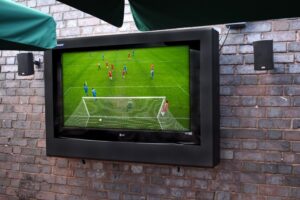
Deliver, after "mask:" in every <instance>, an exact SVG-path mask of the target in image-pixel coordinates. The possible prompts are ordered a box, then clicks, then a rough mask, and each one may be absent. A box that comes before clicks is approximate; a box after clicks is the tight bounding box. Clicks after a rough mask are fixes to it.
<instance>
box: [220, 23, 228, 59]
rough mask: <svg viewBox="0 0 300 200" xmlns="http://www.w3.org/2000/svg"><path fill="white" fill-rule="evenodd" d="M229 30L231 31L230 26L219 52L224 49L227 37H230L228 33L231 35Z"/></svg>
mask: <svg viewBox="0 0 300 200" xmlns="http://www.w3.org/2000/svg"><path fill="white" fill-rule="evenodd" d="M229 31H230V27H228V31H227V33H226V37H225V39H224V41H223V44H222V45H221V47H220V49H219V53H220V52H221V50H222V48H223V46H224V44H225V42H226V40H227V37H228V35H229Z"/></svg>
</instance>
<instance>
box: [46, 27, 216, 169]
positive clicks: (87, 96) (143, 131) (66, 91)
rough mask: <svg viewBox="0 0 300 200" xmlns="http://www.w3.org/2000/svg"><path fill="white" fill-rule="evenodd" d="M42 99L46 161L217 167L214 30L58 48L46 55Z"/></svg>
mask: <svg viewBox="0 0 300 200" xmlns="http://www.w3.org/2000/svg"><path fill="white" fill-rule="evenodd" d="M45 91H46V93H45V96H46V134H47V143H46V148H47V155H49V156H68V157H79V158H93V159H103V160H119V161H135V162H147V163H165V164H177V165H193V166H214V165H215V164H216V163H218V161H219V147H218V144H219V68H218V33H217V32H216V31H215V30H213V29H182V30H168V31H154V32H146V33H133V34H116V35H106V36H97V37H88V38H69V39H62V40H59V41H58V45H57V47H56V48H55V49H53V50H51V51H47V52H46V53H45Z"/></svg>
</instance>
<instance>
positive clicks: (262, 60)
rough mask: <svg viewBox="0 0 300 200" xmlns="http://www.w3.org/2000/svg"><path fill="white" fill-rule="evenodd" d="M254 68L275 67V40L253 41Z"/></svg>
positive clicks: (266, 68)
mask: <svg viewBox="0 0 300 200" xmlns="http://www.w3.org/2000/svg"><path fill="white" fill-rule="evenodd" d="M253 49H254V70H271V69H274V60H273V40H261V41H256V42H253Z"/></svg>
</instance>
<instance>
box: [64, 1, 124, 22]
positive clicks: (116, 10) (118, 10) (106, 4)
mask: <svg viewBox="0 0 300 200" xmlns="http://www.w3.org/2000/svg"><path fill="white" fill-rule="evenodd" d="M60 2H63V3H65V4H67V5H69V6H72V7H74V8H77V9H78V10H81V11H83V12H86V13H88V14H90V15H93V16H95V17H98V18H100V19H102V20H104V21H106V22H108V23H110V24H112V25H114V26H116V27H121V26H122V25H123V18H124V6H125V3H124V0H84V1H81V0H60Z"/></svg>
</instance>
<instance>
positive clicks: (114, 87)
mask: <svg viewBox="0 0 300 200" xmlns="http://www.w3.org/2000/svg"><path fill="white" fill-rule="evenodd" d="M188 51H189V50H188V47H187V46H175V47H157V48H138V49H134V53H133V49H126V50H124V49H123V50H109V51H91V52H75V53H64V54H63V56H62V69H63V94H64V95H63V96H64V101H63V108H64V110H63V111H64V126H66V127H96V128H113V129H149V130H173V131H188V130H190V97H189V53H188ZM128 54H130V57H129V56H128ZM103 56H104V59H103ZM98 63H100V69H99V68H98ZM106 63H109V66H108V68H107V67H106ZM111 64H113V65H114V70H112V69H111ZM151 64H153V65H154V76H153V78H152V77H151V73H150V71H151ZM124 65H126V66H127V74H125V77H122V71H123V66H124ZM110 70H112V80H110V79H109V77H108V72H109V71H110ZM84 83H86V84H87V85H88V96H86V95H85V92H84V89H83V85H84ZM92 88H94V89H95V90H96V92H97V97H105V98H97V99H94V98H92V93H91V90H92ZM86 97H87V98H86ZM111 97H113V98H111ZM114 97H126V98H114ZM165 100H168V102H169V109H168V112H167V113H166V114H165V115H164V116H162V115H161V114H160V111H161V108H162V105H163V102H164V101H165Z"/></svg>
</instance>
